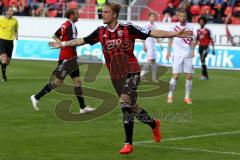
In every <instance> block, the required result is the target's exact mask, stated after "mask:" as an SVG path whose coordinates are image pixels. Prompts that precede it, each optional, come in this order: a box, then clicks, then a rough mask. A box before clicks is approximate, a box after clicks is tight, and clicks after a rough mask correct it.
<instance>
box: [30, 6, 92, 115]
mask: <svg viewBox="0 0 240 160" xmlns="http://www.w3.org/2000/svg"><path fill="white" fill-rule="evenodd" d="M65 16H66V17H67V19H68V20H67V21H66V22H65V23H63V24H62V26H61V27H60V28H59V29H58V30H57V31H56V33H55V35H54V36H53V39H55V41H56V42H62V41H69V40H73V39H76V38H77V28H76V26H75V22H77V21H78V18H79V14H78V12H77V10H76V9H68V10H67V11H66V13H65ZM68 74H70V77H71V78H72V80H73V81H74V84H75V88H74V91H75V94H76V97H77V99H78V102H79V105H80V113H86V112H90V111H93V110H94V108H91V107H89V106H86V105H85V102H84V98H83V91H82V88H81V82H80V78H79V75H80V73H79V67H78V63H77V52H76V47H71V46H69V47H63V48H61V50H60V55H59V61H58V67H57V68H56V69H55V70H54V72H53V75H54V76H55V77H54V80H53V81H51V82H50V83H49V84H47V85H45V86H44V87H43V88H42V90H40V91H39V92H38V93H37V94H35V95H32V96H31V101H32V104H33V108H34V109H35V110H36V111H39V106H38V103H39V100H40V98H41V97H43V96H44V95H45V94H47V93H49V92H51V90H52V89H55V88H56V87H58V86H61V84H62V83H63V81H64V79H65V77H66V76H67V75H68Z"/></svg>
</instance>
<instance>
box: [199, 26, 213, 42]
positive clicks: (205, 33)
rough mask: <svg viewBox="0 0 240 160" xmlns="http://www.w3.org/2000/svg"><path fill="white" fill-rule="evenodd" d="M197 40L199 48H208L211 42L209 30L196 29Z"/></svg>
mask: <svg viewBox="0 0 240 160" xmlns="http://www.w3.org/2000/svg"><path fill="white" fill-rule="evenodd" d="M197 40H198V41H199V46H208V45H209V44H210V42H211V40H212V38H211V32H210V31H209V29H207V28H203V29H198V30H197Z"/></svg>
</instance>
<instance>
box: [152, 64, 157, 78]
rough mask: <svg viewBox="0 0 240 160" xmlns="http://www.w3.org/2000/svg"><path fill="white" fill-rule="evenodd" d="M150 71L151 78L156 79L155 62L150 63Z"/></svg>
mask: <svg viewBox="0 0 240 160" xmlns="http://www.w3.org/2000/svg"><path fill="white" fill-rule="evenodd" d="M151 71H152V80H157V64H155V63H154V64H152V65H151Z"/></svg>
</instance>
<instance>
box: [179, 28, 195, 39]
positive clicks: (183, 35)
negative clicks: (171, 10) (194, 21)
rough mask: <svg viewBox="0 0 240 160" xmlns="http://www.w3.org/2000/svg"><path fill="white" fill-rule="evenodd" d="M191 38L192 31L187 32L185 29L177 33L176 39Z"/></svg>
mask: <svg viewBox="0 0 240 160" xmlns="http://www.w3.org/2000/svg"><path fill="white" fill-rule="evenodd" d="M192 36H193V31H187V30H186V29H182V30H181V31H179V32H178V33H177V37H180V38H192Z"/></svg>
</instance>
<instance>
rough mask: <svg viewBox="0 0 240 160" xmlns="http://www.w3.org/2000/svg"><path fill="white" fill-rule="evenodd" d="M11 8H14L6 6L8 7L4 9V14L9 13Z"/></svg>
mask: <svg viewBox="0 0 240 160" xmlns="http://www.w3.org/2000/svg"><path fill="white" fill-rule="evenodd" d="M10 8H12V6H6V7H5V8H4V12H7V11H8V10H9V9H10Z"/></svg>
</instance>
